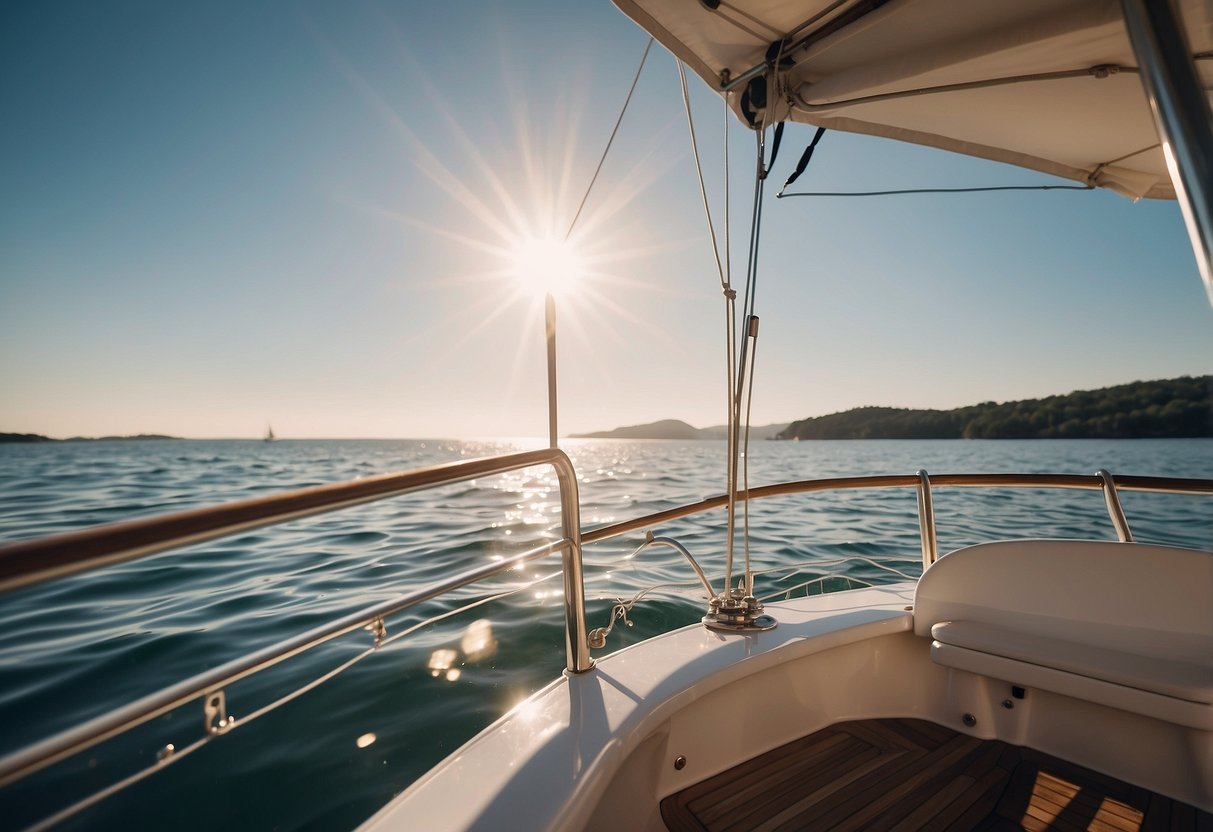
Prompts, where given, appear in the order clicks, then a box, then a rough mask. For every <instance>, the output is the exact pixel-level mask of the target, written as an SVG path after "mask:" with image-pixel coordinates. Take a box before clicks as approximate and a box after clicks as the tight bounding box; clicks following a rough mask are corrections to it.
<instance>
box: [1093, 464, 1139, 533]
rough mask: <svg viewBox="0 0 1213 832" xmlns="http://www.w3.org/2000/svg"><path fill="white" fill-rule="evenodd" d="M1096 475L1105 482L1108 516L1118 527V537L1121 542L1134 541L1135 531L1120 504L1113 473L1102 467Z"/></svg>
mask: <svg viewBox="0 0 1213 832" xmlns="http://www.w3.org/2000/svg"><path fill="white" fill-rule="evenodd" d="M1095 476H1097V477H1099V479H1100V480H1101V481H1102V483H1103V500H1104V503H1105V504H1106V505H1107V507H1108V516H1109V517H1111V518H1112V525H1114V526H1115V527H1116V537H1117V538H1119V540H1120V542H1121V543H1132V542H1133V532H1131V531H1129V521H1128V520H1127V519H1126V518H1125V510H1124V509H1123V508H1121V506H1120V495H1119V494H1117V493H1116V480H1114V479H1113V478H1112V475H1111V474H1109V473H1108V472H1107V471H1105V470H1104V469H1103V468H1100V469H1099V470H1098V471H1096V472H1095Z"/></svg>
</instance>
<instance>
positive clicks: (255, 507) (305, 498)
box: [0, 448, 1213, 786]
mask: <svg viewBox="0 0 1213 832" xmlns="http://www.w3.org/2000/svg"><path fill="white" fill-rule="evenodd" d="M541 465H551V466H552V467H553V468H554V469H555V471H556V475H557V480H558V483H559V491H560V501H561V533H562V537H561V538H560V539H559V540H556V541H553V542H551V543H549V544H547V545H545V546H541V547H538V548H535V549H531V550H528V551H526V552H522V553H520V554H517V555H514V556H513V557H511V558H507V559H505V560H503V561H501V562H497V563H492V564H488V565H485V566H482V567H479V568H476V569H471V570H468V571H465V572H462V573H460V574H458V575H454V576H452V577H450V578H448V579H446V580H444V581H440V582H438V583H435V584H432V585H430V586H427V587H425V588H422V589H419V590H416V591H413V592H410V593H406V594H404V595H401V596H398V597H396V598H393V599H389V600H387V601H384V602H382V603H380V604H377V605H375V606H372V607H369V608H367V609H364V610H362V611H360V612H356V613H353V614H351V615H348V616H345V617H343V618H340V619H338V620H336V621H333V622H330V623H328V624H325V625H322V626H320V627H317V628H315V629H313V630H309V631H307V632H305V633H302V634H300V635H298V636H295V637H293V638H291V639H288V640H286V641H283V642H280V643H278V644H276V645H272V646H270V647H266V648H264V649H262V650H260V651H257V652H255V653H253V654H251V655H249V656H245V657H242V658H240V659H236V660H234V661H232V662H229V663H227V664H224V665H222V666H220V667H217V668H214V669H213V670H210V671H207V672H205V673H202V674H199V675H197V676H195V677H193V678H191V679H187V680H186V681H183V682H180V683H178V684H176V685H173V686H172V687H170V688H167V689H165V690H162V691H159V692H157V693H155V694H152V695H149V696H147V697H144V698H142V699H139V700H137V701H135V702H132V703H130V704H129V705H127V706H125V707H123V708H120V709H118V710H115V711H113V712H110V713H108V714H105V715H103V716H101V717H98V718H96V719H93V720H91V721H89V722H87V723H84V724H82V725H80V726H78V727H76V728H73V729H70V730H68V731H65V732H63V733H61V734H58V735H56V736H54V737H50V738H48V739H47V740H44V741H42V742H40V743H37V744H36V745H33V746H30V747H28V748H26V749H23V750H22V751H19V752H17V753H15V754H12V755H9V756H8V757H5V758H3V759H0V786H3V785H4V784H6V783H9V782H12V781H14V780H17V779H20V778H22V777H24V776H26V775H28V774H31V773H33V772H35V771H38V770H39V769H42V768H44V767H46V766H48V765H51V764H53V763H55V762H57V761H59V760H62V759H65V758H66V757H69V756H71V755H73V754H75V753H77V752H79V751H82V750H84V749H86V748H89V747H91V746H93V745H96V744H97V743H99V742H102V741H104V740H105V739H108V738H110V737H112V736H115V735H117V734H120V733H123V732H125V731H126V730H128V729H130V728H133V727H134V726H136V725H139V724H142V723H144V722H147V721H148V720H150V719H153V718H155V717H156V716H159V715H161V714H163V713H166V712H167V711H170V710H172V709H174V708H176V707H179V706H181V705H183V704H185V703H187V702H189V701H191V700H193V699H196V698H198V697H199V696H201V697H203V699H204V701H205V702H206V704H207V706H208V708H210V709H211V710H214V706H213V703H214V702H216V701H218V702H221V701H222V697H221V693H222V690H223V688H224V687H225V686H227V685H230V684H231V683H233V682H235V681H237V680H239V679H242V678H244V677H246V676H249V675H251V674H254V673H257V672H258V671H261V670H264V669H266V668H268V667H271V666H273V665H275V664H278V663H279V662H281V661H284V660H286V659H288V658H290V657H291V656H295V655H297V654H299V653H301V652H304V651H306V650H308V649H310V648H312V647H315V646H316V645H319V644H322V643H324V642H326V641H330V640H332V639H334V638H337V637H339V636H341V635H344V634H346V633H350V632H353V631H354V630H357V629H360V628H369V629H372V630H373V631H375V632H380V633H381V632H383V620H384V618H386V617H387V616H388V615H391V614H393V613H396V612H399V611H401V610H404V609H407V608H409V607H412V606H416V605H417V604H421V603H423V602H425V601H428V600H431V599H433V598H436V597H438V596H440V595H443V594H445V593H447V592H450V591H452V590H455V589H458V588H459V587H462V586H466V585H468V584H471V583H474V582H476V581H479V580H482V579H484V578H488V577H491V576H493V575H497V574H500V573H502V572H505V571H507V570H509V569H512V568H514V567H516V566H517V565H519V564H521V563H526V562H529V561H532V560H537V559H539V558H543V557H546V556H548V555H550V554H552V553H553V552H556V551H559V552H561V554H562V568H563V574H564V598H565V602H564V603H565V623H566V627H565V645H566V664H567V666H568V669H569V670H570V671H571V672H574V673H580V672H584V671H586V670H589V669H590V668H591V667H593V661H592V659H591V658H590V656H589V646H588V642H587V637H586V626H585V590H584V578H583V571H582V560H581V549H582V545H583V544H588V543H596V542H599V541H603V540H608V539H610V538H614V537H618V536H620V535H624V534H628V533H630V532H634V531H640V530H645V529H649V528H652V527H654V526H658V525H660V524H662V523H666V522H669V521H671V520H675V519H678V518H682V517H688V516H691V515H694V514H698V513H701V512H705V511H710V510H712V509H717V508H724V507H725V506H726V505H727V503H728V495H725V494H722V495H718V496H715V497H710V498H708V499H705V500H701V501H699V502H697V503H691V504H688V505H686V506H680V507H678V508H674V509H668V510H666V511H660V512H656V513H653V514H649V515H645V516H643V517H639V518H636V519H633V520H627V521H623V522H620V523H615V524H611V525H607V526H602V527H599V528H595V529H589V530H586V531H584V532H583V531H582V530H581V528H580V503H579V499H578V489H577V477H576V473H575V471H574V468H573V464H572V461H571V460H570V459H569V458H568V456H567V455H566V454H565V453H564V452H563V451H561V450H558V449H551V448H545V449H542V450H537V451H525V452H521V453H516V454H509V455H506V456H498V457H487V458H482V459H474V460H462V461H458V462H453V463H447V464H444V465H435V466H431V467H428V468H421V469H417V470H414V471H407V472H403V473H396V474H384V475H381V476H377V477H368V478H366V479H362V480H355V481H351V482H344V483H337V484H334V485H325V486H319V487H316V488H307V489H302V490H298V491H292V492H288V493H285V494H279V495H273V496H269V497H262V498H257V499H252V500H243V501H240V502H236V503H230V504H227V505H222V506H215V507H210V508H202V509H194V510H190V511H183V512H177V513H174V514H169V515H165V516H162V517H152V518H148V519H143V520H132V521H126V522H122V523H115V524H110V525H106V526H98V527H94V528H91V529H84V530H82V531H78V532H69V533H66V534H61V535H56V536H53V537H48V538H43V539H40V540H33V541H27V542H21V543H15V544H9V545H7V546H0V592H2V591H4V590H9V589H13V588H16V587H21V586H27V585H30V584H34V583H39V582H41V581H45V580H49V579H51V578H55V577H60V576H64V575H71V574H75V573H78V572H82V571H85V570H88V569H93V568H97V567H100V566H104V565H108V564H114V563H121V562H123V561H128V560H132V559H135V558H139V557H144V556H147V555H151V554H155V553H157V552H163V551H166V550H168V549H173V548H180V547H182V546H187V545H191V544H196V543H201V542H204V541H208V540H213V539H216V538H220V537H224V536H228V535H232V534H236V533H239V532H242V531H247V530H250V529H254V528H259V527H263V526H268V525H275V524H279V523H283V522H287V521H289V520H295V519H299V518H303V517H309V516H313V515H317V514H321V513H326V512H330V511H336V510H338V509H342V508H347V507H350V506H354V505H360V504H363V503H368V502H372V501H376V500H382V499H388V498H391V497H394V496H398V495H400V494H404V493H407V492H410V491H417V490H421V489H425V488H432V487H436V486H440V485H447V484H451V483H457V482H464V481H467V480H470V479H475V478H477V477H482V476H489V475H493V474H502V473H508V472H510V471H516V470H520V469H522V468H530V467H535V466H541ZM936 487H987V488H988V487H1020V488H1023V487H1028V488H1067V489H1086V490H1093V491H1101V492H1102V493H1103V495H1104V499H1105V503H1106V505H1107V508H1108V512H1109V516H1110V517H1111V519H1112V523H1113V525H1114V527H1115V529H1116V532H1117V536H1118V538H1119V539H1120V540H1122V541H1127V540H1132V535H1131V533H1130V532H1129V528H1128V523H1127V521H1126V520H1125V517H1124V512H1123V510H1122V509H1121V507H1120V502H1119V498H1118V496H1117V493H1118V489H1121V490H1132V491H1149V492H1159V493H1180V494H1213V480H1199V479H1183V478H1175V477H1132V476H1116V477H1114V476H1112V475H1111V474H1108V473H1107V472H1106V471H1100V472H1098V473H1097V474H1094V475H1090V476H1084V475H1073V474H942V475H936V476H934V477H930V476H928V475H927V473H926V472H925V471H919V472H918V473H917V474H913V475H886V476H865V477H837V478H831V479H815V480H799V481H793V482H784V483H777V484H774V485H768V486H763V487H759V488H752V489H749V490H747V491H741V492H739V493H738V494H737V499H741V500H757V499H763V498H767V497H776V496H785V495H792V494H805V493H813V492H821V491H840V490H853V489H884V488H914V489H916V490H917V497H918V515H919V531H920V537H921V542H922V553H923V567H924V569H925V568H927V567H929V566H930V564H931V563H933V562H934V561H935V559H936V557H937V542H936V535H935V517H934V511H933V508H932V499H931V497H932V490H933V488H936ZM208 713H209V711H208ZM207 725H208V731H211V732H212V733H222V731H223V730H224V728H223V725H222V720H221V721H220V724H217V725H213V724H212V723H211V721H210V720H209V718H208V723H207Z"/></svg>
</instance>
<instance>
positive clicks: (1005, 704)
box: [1002, 699, 1015, 711]
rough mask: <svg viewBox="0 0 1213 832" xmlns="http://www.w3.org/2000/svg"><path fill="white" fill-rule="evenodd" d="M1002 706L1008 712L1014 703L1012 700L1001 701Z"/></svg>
mask: <svg viewBox="0 0 1213 832" xmlns="http://www.w3.org/2000/svg"><path fill="white" fill-rule="evenodd" d="M1002 706H1003V707H1004V708H1006V709H1007V710H1008V711H1009V710H1011V709H1012V708H1014V707H1015V701H1014V700H1012V699H1004V700H1002Z"/></svg>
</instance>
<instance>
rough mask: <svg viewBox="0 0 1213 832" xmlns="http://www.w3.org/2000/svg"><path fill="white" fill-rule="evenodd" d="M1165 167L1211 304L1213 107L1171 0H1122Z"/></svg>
mask: <svg viewBox="0 0 1213 832" xmlns="http://www.w3.org/2000/svg"><path fill="white" fill-rule="evenodd" d="M1121 8H1122V9H1123V10H1124V17H1125V27H1126V28H1127V29H1128V31H1129V41H1130V42H1131V43H1132V44H1133V52H1134V53H1135V54H1136V55H1137V63H1138V65H1139V66H1140V68H1141V84H1142V87H1143V88H1144V89H1145V92H1146V97H1147V98H1148V99H1149V101H1150V110H1151V112H1152V113H1153V114H1154V124H1155V127H1157V129H1158V137H1159V139H1161V140H1162V147H1163V154H1164V156H1165V157H1166V160H1167V171H1168V172H1169V173H1170V175H1171V183H1172V184H1173V185H1174V186H1175V195H1176V198H1177V199H1178V200H1179V207H1180V210H1181V211H1182V212H1183V217H1184V224H1185V225H1186V226H1187V228H1188V237H1189V238H1190V239H1191V242H1192V253H1193V254H1195V255H1196V266H1197V268H1198V269H1199V270H1200V276H1201V279H1202V280H1203V281H1204V284H1205V291H1206V293H1208V296H1209V302H1210V303H1211V304H1213V113H1211V112H1210V109H1209V101H1208V99H1207V98H1206V96H1205V92H1204V90H1203V89H1202V87H1201V82H1200V76H1199V75H1197V72H1196V66H1195V64H1194V63H1193V61H1192V57H1191V56H1192V50H1191V48H1190V47H1189V46H1188V44H1187V39H1186V38H1185V37H1184V32H1183V27H1182V24H1181V21H1180V20H1179V15H1178V13H1177V9H1176V6H1175V3H1174V2H1172V0H1163V1H1162V2H1158V0H1121Z"/></svg>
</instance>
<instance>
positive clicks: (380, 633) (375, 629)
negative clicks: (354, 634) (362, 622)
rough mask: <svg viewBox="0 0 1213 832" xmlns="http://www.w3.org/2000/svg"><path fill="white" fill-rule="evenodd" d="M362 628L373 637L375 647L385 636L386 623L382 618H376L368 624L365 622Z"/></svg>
mask: <svg viewBox="0 0 1213 832" xmlns="http://www.w3.org/2000/svg"><path fill="white" fill-rule="evenodd" d="M364 629H365V630H366V631H367V632H369V633H370V634H371V635H373V636H374V637H375V646H376V647H378V646H379V645H380V643H381V642H382V641H383V640H384V639H385V638H387V624H385V623H384V622H383V619H382V618H376V619H375V620H374V621H372V622H371V623H370V624H367V625H366V627H365V628H364Z"/></svg>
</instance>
